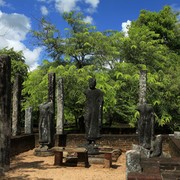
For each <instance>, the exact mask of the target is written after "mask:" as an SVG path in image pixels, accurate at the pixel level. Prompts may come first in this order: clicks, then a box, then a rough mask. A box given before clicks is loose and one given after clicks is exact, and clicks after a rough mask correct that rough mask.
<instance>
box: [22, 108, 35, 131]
mask: <svg viewBox="0 0 180 180" xmlns="http://www.w3.org/2000/svg"><path fill="white" fill-rule="evenodd" d="M24 133H25V134H32V133H33V121H32V107H29V108H27V109H26V110H25V127H24Z"/></svg>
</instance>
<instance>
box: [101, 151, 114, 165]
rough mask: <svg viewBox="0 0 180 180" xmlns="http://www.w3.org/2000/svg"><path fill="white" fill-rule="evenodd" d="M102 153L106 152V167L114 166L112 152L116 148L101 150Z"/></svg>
mask: <svg viewBox="0 0 180 180" xmlns="http://www.w3.org/2000/svg"><path fill="white" fill-rule="evenodd" d="M99 153H100V154H104V167H105V168H110V167H112V154H113V153H114V150H112V151H99Z"/></svg>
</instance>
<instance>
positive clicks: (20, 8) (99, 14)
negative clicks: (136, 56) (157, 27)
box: [0, 0, 180, 69]
mask: <svg viewBox="0 0 180 180" xmlns="http://www.w3.org/2000/svg"><path fill="white" fill-rule="evenodd" d="M165 5H170V6H171V7H172V8H173V9H174V10H175V11H180V0H0V30H1V31H0V41H1V43H0V49H2V48H4V47H8V48H11V47H13V48H14V49H15V50H17V51H19V50H22V51H23V53H24V56H25V58H26V63H27V64H28V65H29V66H30V68H31V69H34V68H36V67H37V65H38V64H40V63H41V61H42V58H44V56H43V47H37V46H34V45H33V44H32V42H33V40H32V38H31V36H30V34H29V30H32V29H37V28H38V19H40V18H41V17H43V16H45V17H46V18H47V19H48V20H49V21H51V22H52V23H53V24H55V25H56V26H57V27H58V28H59V29H60V31H62V32H63V30H64V28H66V27H67V24H66V23H65V21H64V20H63V19H62V17H61V15H62V13H63V12H65V11H71V10H77V11H81V12H82V13H83V14H84V16H85V19H84V20H85V21H87V22H90V23H92V24H94V25H95V26H96V27H97V30H99V31H104V30H107V29H113V30H119V31H126V25H127V24H129V23H130V22H131V21H133V20H136V19H137V18H138V16H139V13H140V10H142V9H146V10H149V11H159V10H161V9H162V8H163V6H165Z"/></svg>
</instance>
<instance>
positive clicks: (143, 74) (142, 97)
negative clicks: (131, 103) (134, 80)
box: [139, 70, 147, 104]
mask: <svg viewBox="0 0 180 180" xmlns="http://www.w3.org/2000/svg"><path fill="white" fill-rule="evenodd" d="M146 84H147V71H146V70H141V71H140V79H139V104H144V103H146Z"/></svg>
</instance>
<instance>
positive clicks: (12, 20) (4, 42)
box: [0, 11, 42, 69]
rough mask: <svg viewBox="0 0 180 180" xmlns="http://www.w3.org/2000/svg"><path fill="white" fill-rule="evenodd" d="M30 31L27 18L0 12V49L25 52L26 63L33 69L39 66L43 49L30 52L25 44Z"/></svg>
mask: <svg viewBox="0 0 180 180" xmlns="http://www.w3.org/2000/svg"><path fill="white" fill-rule="evenodd" d="M30 29H31V25H30V20H29V19H28V18H27V17H26V16H24V15H22V14H17V13H13V14H6V13H3V12H1V11H0V42H1V43H0V49H2V48H5V47H7V48H14V50H15V51H23V53H24V57H25V61H26V63H27V64H28V65H29V66H30V68H31V69H32V68H34V67H35V66H37V62H38V57H39V56H40V53H41V50H42V48H41V47H39V48H35V49H33V50H30V49H29V48H27V47H26V45H25V44H24V43H23V41H24V40H26V35H27V33H28V32H29V30H30Z"/></svg>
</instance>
